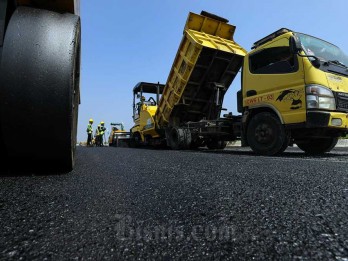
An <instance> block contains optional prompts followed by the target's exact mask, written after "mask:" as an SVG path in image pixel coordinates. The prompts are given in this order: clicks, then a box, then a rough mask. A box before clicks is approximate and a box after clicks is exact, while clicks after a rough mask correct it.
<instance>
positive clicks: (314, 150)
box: [296, 137, 338, 155]
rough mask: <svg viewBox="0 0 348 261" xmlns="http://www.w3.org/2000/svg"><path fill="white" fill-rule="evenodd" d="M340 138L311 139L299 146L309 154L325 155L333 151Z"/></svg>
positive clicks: (300, 143) (298, 143)
mask: <svg viewBox="0 0 348 261" xmlns="http://www.w3.org/2000/svg"><path fill="white" fill-rule="evenodd" d="M337 142H338V138H336V137H331V138H322V139H310V140H306V141H299V142H297V143H296V144H297V146H298V147H299V148H300V149H301V150H303V151H304V152H306V153H308V154H314V155H318V154H323V153H325V152H329V151H331V150H332V149H333V148H334V147H335V146H336V144H337Z"/></svg>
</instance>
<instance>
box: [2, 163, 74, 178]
mask: <svg viewBox="0 0 348 261" xmlns="http://www.w3.org/2000/svg"><path fill="white" fill-rule="evenodd" d="M52 166H53V165H52V163H51V162H44V163H40V164H38V163H35V162H32V161H22V160H18V161H16V160H9V159H7V158H6V160H5V161H4V164H2V165H1V167H0V179H2V178H6V177H7V178H9V177H22V176H55V175H64V174H67V173H69V172H68V171H61V170H54V169H53V167H52Z"/></svg>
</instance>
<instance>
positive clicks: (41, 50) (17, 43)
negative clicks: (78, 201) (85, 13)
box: [0, 7, 80, 171]
mask: <svg viewBox="0 0 348 261" xmlns="http://www.w3.org/2000/svg"><path fill="white" fill-rule="evenodd" d="M0 73H1V75H0V80H1V87H0V88H1V93H2V95H1V96H2V97H1V99H2V101H1V103H2V117H1V120H2V124H1V125H2V131H3V135H4V137H6V138H5V146H6V150H7V153H8V155H9V156H10V157H11V158H15V159H16V160H17V159H18V158H21V159H26V160H27V161H29V162H30V163H40V165H36V164H35V166H40V168H42V167H43V168H47V167H48V168H49V169H54V170H56V169H59V170H62V171H70V170H72V168H73V167H74V162H75V149H76V133H77V117H78V106H79V103H80V92H79V91H80V88H79V82H80V19H79V17H78V16H75V15H72V14H58V13H55V12H51V11H46V10H39V9H34V8H28V7H19V8H18V9H17V10H16V11H15V12H14V14H13V15H12V17H11V19H10V22H9V25H8V28H7V31H6V35H5V40H4V45H3V52H2V59H1V71H0ZM23 135H24V136H26V137H29V139H27V140H26V144H24V146H23V143H22V139H21V137H22V136H23ZM47 163H49V164H50V165H49V166H48V164H47Z"/></svg>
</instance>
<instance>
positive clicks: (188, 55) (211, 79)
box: [155, 13, 247, 127]
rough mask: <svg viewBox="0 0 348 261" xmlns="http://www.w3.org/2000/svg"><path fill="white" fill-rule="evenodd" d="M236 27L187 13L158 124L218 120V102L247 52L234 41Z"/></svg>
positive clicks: (158, 112)
mask: <svg viewBox="0 0 348 261" xmlns="http://www.w3.org/2000/svg"><path fill="white" fill-rule="evenodd" d="M234 31H235V27H234V26H233V25H230V24H227V23H226V22H222V21H218V20H215V19H212V18H209V17H205V16H202V15H198V14H194V13H190V14H189V17H188V19H187V22H186V26H185V30H184V36H183V38H182V41H181V43H180V46H179V49H178V51H177V54H176V57H175V60H174V63H173V65H172V68H171V71H170V74H169V77H168V79H167V83H166V85H165V88H164V90H163V94H162V97H161V100H160V102H159V106H158V110H157V113H156V117H155V118H156V119H157V124H158V125H159V126H162V127H165V126H167V125H168V124H169V122H170V121H173V120H174V121H177V120H179V121H180V122H188V121H199V120H201V119H207V120H209V119H217V118H218V117H219V116H220V111H221V107H219V106H216V103H215V101H216V99H217V98H218V97H217V89H216V86H217V84H218V85H219V86H220V87H221V86H223V87H224V88H221V89H220V91H219V94H218V95H219V98H220V100H222V99H223V96H224V94H225V92H226V91H227V89H228V87H229V86H230V84H231V83H232V81H233V79H234V78H235V76H236V74H237V73H238V71H239V69H240V68H241V66H242V61H243V57H244V56H245V55H246V53H247V52H246V51H245V50H244V49H243V48H242V47H241V46H239V45H238V44H237V43H236V42H234V40H233V34H234Z"/></svg>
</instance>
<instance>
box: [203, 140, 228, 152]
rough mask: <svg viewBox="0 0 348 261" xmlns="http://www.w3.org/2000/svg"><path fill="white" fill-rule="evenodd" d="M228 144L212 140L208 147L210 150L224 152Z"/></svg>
mask: <svg viewBox="0 0 348 261" xmlns="http://www.w3.org/2000/svg"><path fill="white" fill-rule="evenodd" d="M226 145H227V142H226V141H223V140H210V141H209V142H208V143H207V147H208V149H210V150H223V149H224V148H226Z"/></svg>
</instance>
